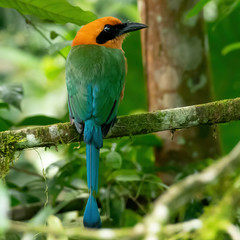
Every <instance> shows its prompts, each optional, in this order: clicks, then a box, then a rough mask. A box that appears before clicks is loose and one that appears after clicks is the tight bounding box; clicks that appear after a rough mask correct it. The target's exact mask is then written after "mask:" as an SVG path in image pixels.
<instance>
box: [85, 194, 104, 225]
mask: <svg viewBox="0 0 240 240" xmlns="http://www.w3.org/2000/svg"><path fill="white" fill-rule="evenodd" d="M83 225H84V227H86V228H101V218H100V214H99V211H98V206H97V201H96V199H95V198H94V197H93V195H92V194H90V196H89V198H88V202H87V206H86V209H85V212H84V216H83Z"/></svg>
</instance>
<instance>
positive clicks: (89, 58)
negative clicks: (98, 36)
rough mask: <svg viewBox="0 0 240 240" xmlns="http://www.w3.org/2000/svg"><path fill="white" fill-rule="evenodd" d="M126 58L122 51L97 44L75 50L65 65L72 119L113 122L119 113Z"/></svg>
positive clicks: (73, 48)
mask: <svg viewBox="0 0 240 240" xmlns="http://www.w3.org/2000/svg"><path fill="white" fill-rule="evenodd" d="M124 77H125V59H124V55H123V52H122V51H121V50H119V49H112V48H106V47H104V46H98V45H79V46H74V47H72V49H71V51H70V53H69V55H68V58H67V62H66V83H67V90H68V95H69V108H70V116H71V115H72V116H71V117H72V118H74V120H75V121H77V122H81V121H82V120H83V121H86V120H87V119H90V118H94V121H95V122H96V124H98V125H102V124H108V123H110V122H111V121H112V120H113V119H114V118H115V117H116V114H117V107H118V102H119V98H120V94H121V91H122V88H123V85H124Z"/></svg>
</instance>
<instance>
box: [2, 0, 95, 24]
mask: <svg viewBox="0 0 240 240" xmlns="http://www.w3.org/2000/svg"><path fill="white" fill-rule="evenodd" d="M0 7H4V8H14V9H16V10H18V11H19V12H21V13H22V14H30V15H35V16H37V17H39V18H41V19H45V20H51V21H54V22H56V23H61V24H65V23H74V24H77V25H84V24H86V23H88V22H90V21H93V20H95V19H96V16H95V15H94V14H93V13H92V12H89V11H83V10H82V9H81V8H79V7H75V6H72V5H71V4H70V3H69V2H68V1H67V0H48V1H39V0H1V1H0Z"/></svg>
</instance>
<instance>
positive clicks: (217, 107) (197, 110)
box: [0, 98, 240, 156]
mask: <svg viewBox="0 0 240 240" xmlns="http://www.w3.org/2000/svg"><path fill="white" fill-rule="evenodd" d="M236 120H240V98H236V99H229V100H222V101H216V102H212V103H206V104H200V105H194V106H188V107H182V108H174V109H167V110H162V111H155V112H149V113H142V114H135V115H129V116H121V117H118V119H117V122H116V124H115V125H114V127H113V128H112V129H111V130H110V132H109V134H108V136H107V138H115V137H123V136H132V135H139V134H147V133H153V132H159V131H165V130H175V129H182V128H189V127H194V126H199V125H211V124H219V123H225V122H230V121H236ZM8 139H10V142H9V140H8ZM80 140H82V136H79V134H78V133H77V132H76V130H75V128H74V126H71V125H70V123H58V124H54V125H49V126H36V127H31V128H24V129H20V130H11V131H5V132H1V133H0V154H1V156H4V155H6V151H5V150H3V149H7V146H11V148H12V149H14V151H16V150H23V149H26V148H34V147H50V146H56V145H58V144H68V143H71V142H77V141H80Z"/></svg>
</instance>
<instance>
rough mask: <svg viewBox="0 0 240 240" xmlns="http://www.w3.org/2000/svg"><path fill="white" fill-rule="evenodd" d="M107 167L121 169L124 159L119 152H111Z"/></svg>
mask: <svg viewBox="0 0 240 240" xmlns="http://www.w3.org/2000/svg"><path fill="white" fill-rule="evenodd" d="M106 165H107V166H109V167H111V168H114V169H119V168H121V166H122V157H121V155H120V154H119V153H118V152H110V153H108V154H107V156H106Z"/></svg>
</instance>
